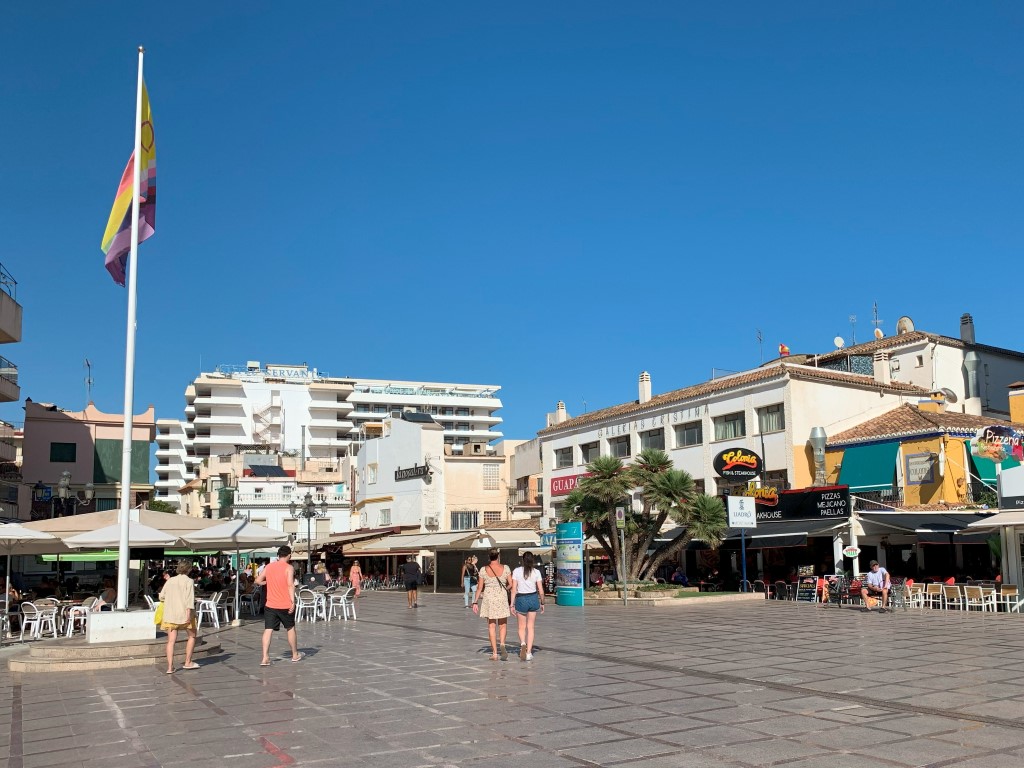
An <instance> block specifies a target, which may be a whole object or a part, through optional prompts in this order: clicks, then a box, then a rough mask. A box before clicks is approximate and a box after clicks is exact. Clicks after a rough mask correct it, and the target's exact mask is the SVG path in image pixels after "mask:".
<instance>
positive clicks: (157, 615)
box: [153, 603, 164, 627]
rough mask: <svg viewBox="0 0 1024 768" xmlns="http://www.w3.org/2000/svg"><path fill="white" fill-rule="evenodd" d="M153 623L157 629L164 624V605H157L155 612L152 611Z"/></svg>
mask: <svg viewBox="0 0 1024 768" xmlns="http://www.w3.org/2000/svg"><path fill="white" fill-rule="evenodd" d="M153 623H154V624H156V625H157V626H158V627H159V626H160V625H161V624H163V623H164V604H163V603H157V604H156V610H155V611H153Z"/></svg>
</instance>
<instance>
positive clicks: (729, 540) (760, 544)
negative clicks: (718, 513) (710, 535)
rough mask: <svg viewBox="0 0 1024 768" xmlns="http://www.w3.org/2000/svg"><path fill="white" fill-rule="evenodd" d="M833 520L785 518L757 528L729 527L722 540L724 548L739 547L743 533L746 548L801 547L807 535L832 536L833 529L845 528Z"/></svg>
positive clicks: (805, 541)
mask: <svg viewBox="0 0 1024 768" xmlns="http://www.w3.org/2000/svg"><path fill="white" fill-rule="evenodd" d="M845 527H846V524H845V523H839V522H837V521H835V520H785V521H783V522H780V523H761V524H760V525H758V526H757V528H730V529H729V532H728V533H727V534H726V536H725V540H724V541H723V542H722V546H723V548H725V549H730V550H731V549H739V546H740V536H742V535H743V534H744V533H745V534H746V539H747V548H748V549H769V548H775V547H802V546H804V545H806V544H807V537H808V536H829V537H831V536H833V535H834V531H835V530H836V529H839V528H845Z"/></svg>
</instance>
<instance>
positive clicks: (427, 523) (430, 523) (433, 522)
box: [423, 517, 437, 528]
mask: <svg viewBox="0 0 1024 768" xmlns="http://www.w3.org/2000/svg"><path fill="white" fill-rule="evenodd" d="M423 525H424V527H426V528H437V518H436V517H424V518H423Z"/></svg>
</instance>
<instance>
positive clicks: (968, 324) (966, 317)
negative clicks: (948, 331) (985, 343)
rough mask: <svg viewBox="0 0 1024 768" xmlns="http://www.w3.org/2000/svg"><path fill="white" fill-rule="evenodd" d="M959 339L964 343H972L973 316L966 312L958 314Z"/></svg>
mask: <svg viewBox="0 0 1024 768" xmlns="http://www.w3.org/2000/svg"><path fill="white" fill-rule="evenodd" d="M960 341H962V342H963V343H964V344H973V343H974V318H973V317H971V315H970V313H968V312H964V313H963V314H962V315H960Z"/></svg>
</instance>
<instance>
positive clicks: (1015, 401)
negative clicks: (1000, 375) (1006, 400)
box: [1010, 381, 1024, 424]
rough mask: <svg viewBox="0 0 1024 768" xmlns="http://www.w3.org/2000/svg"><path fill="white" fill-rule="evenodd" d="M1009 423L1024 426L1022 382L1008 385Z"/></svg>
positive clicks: (1023, 384) (1023, 388) (1023, 382)
mask: <svg viewBox="0 0 1024 768" xmlns="http://www.w3.org/2000/svg"><path fill="white" fill-rule="evenodd" d="M1010 421H1012V422H1013V423H1014V424H1024V381H1015V382H1014V383H1013V384H1011V385H1010Z"/></svg>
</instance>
